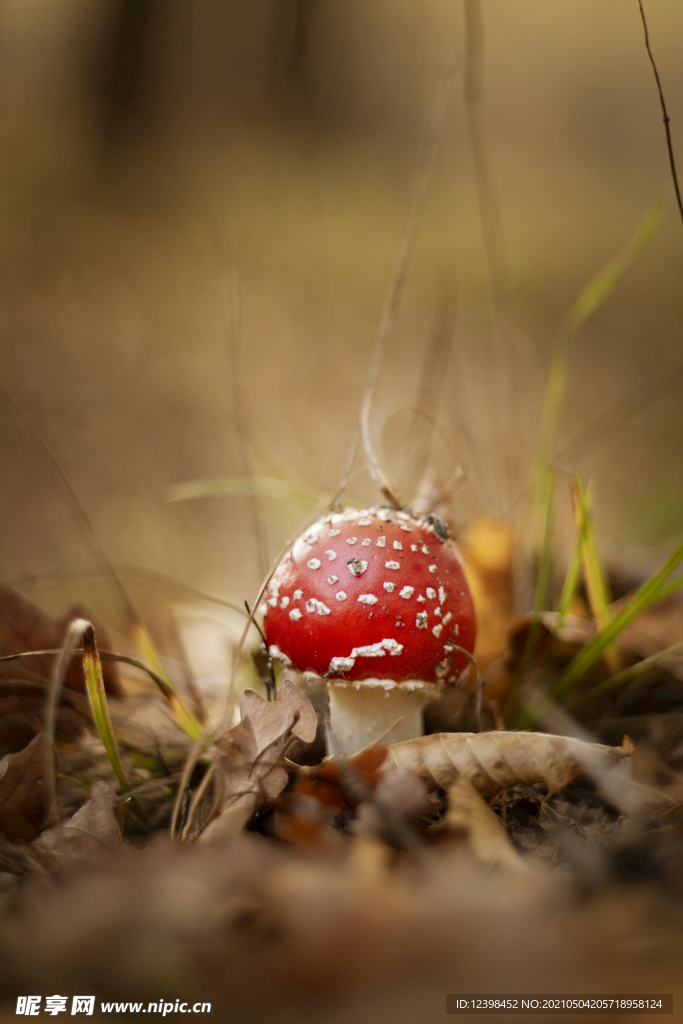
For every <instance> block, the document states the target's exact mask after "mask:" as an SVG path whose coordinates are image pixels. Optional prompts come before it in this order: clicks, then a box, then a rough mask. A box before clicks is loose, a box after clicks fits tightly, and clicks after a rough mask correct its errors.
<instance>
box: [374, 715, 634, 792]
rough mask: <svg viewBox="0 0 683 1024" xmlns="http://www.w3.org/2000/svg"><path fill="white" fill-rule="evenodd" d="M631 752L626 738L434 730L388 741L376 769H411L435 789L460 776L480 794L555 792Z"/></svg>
mask: <svg viewBox="0 0 683 1024" xmlns="http://www.w3.org/2000/svg"><path fill="white" fill-rule="evenodd" d="M632 751H633V745H632V744H631V743H630V741H628V740H626V741H625V742H624V744H623V746H621V747H606V746H603V745H602V744H600V743H586V742H584V741H583V740H577V739H574V738H573V737H571V736H553V735H551V734H548V733H542V732H506V731H502V730H501V731H492V732H478V733H472V732H452V733H450V732H440V733H434V734H433V735H431V736H420V737H418V738H417V739H415V740H406V741H404V742H403V743H394V744H393V745H392V746H390V747H389V748H388V754H387V758H386V760H385V761H384V763H383V764H382V767H381V769H380V770H381V771H383V772H385V771H389V770H390V769H391V768H411V769H412V770H413V771H414V772H417V774H418V775H419V776H420V777H421V778H423V779H424V780H425V781H426V782H428V783H430V784H431V785H433V786H438V787H440V788H441V789H448V788H449V787H450V786H452V784H453V783H454V782H455V780H456V779H457V778H459V777H460V776H464V777H465V778H467V779H469V780H470V782H471V783H472V784H473V785H474V786H475V787H476V789H477V790H478V791H479V792H480V793H482V794H483V795H484V796H494V795H495V794H496V793H499V792H500V791H501V790H503V789H507V788H508V787H509V786H514V785H516V784H517V783H518V782H525V783H527V784H533V783H537V782H538V783H542V784H543V785H545V786H547V787H548V791H549V792H550V793H557V792H558V790H560V789H562V788H563V787H564V786H566V785H567V784H568V783H569V782H571V781H572V779H574V778H576V776H577V775H580V774H581V773H582V772H584V771H585V770H586V769H596V768H597V769H600V768H606V767H608V766H609V765H612V764H614V762H616V761H619V760H621V759H622V758H624V757H628V756H629V755H630V754H631V753H632Z"/></svg>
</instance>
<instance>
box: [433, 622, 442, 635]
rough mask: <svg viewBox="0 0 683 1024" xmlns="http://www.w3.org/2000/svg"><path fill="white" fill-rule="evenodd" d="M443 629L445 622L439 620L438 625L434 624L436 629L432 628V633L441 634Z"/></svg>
mask: <svg viewBox="0 0 683 1024" xmlns="http://www.w3.org/2000/svg"><path fill="white" fill-rule="evenodd" d="M442 629H443V624H442V623H441V622H437V624H436V626H434V629H433V630H432V633H433V634H434V636H440V634H441V630H442Z"/></svg>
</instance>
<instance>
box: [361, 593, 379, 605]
mask: <svg viewBox="0 0 683 1024" xmlns="http://www.w3.org/2000/svg"><path fill="white" fill-rule="evenodd" d="M358 600H359V601H360V603H361V604H377V598H376V597H375V595H374V594H361V595H360V597H359V598H358Z"/></svg>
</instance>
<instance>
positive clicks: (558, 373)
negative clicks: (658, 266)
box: [535, 199, 665, 504]
mask: <svg viewBox="0 0 683 1024" xmlns="http://www.w3.org/2000/svg"><path fill="white" fill-rule="evenodd" d="M664 206H665V203H664V201H663V200H661V199H658V200H657V201H656V202H655V203H653V205H652V206H651V207H650V209H649V210H648V211H647V213H646V215H645V217H644V218H643V220H642V221H641V223H640V224H639V226H638V228H637V230H636V232H635V234H634V235H633V237H632V238H631V240H630V241H629V243H628V245H627V246H626V247H625V249H623V250H622V251H621V252H620V253H619V254H618V255H617V256H615V257H614V259H612V260H610V262H609V263H608V264H607V265H606V266H605V267H603V269H602V270H601V271H600V272H599V273H598V274H596V276H595V277H594V278H593V279H592V280H591V281H590V282H589V283H588V285H586V287H585V288H584V289H583V291H582V292H581V293H580V294H579V296H578V298H577V299H576V301H575V302H574V304H573V305H572V307H571V309H570V310H569V312H568V313H567V315H566V317H565V319H564V321H563V322H562V324H561V326H560V329H559V331H558V332H557V335H556V337H555V342H554V344H553V355H552V361H551V364H550V372H549V374H548V383H547V385H546V389H545V394H544V396H543V408H542V413H541V424H540V429H539V444H538V460H537V468H536V472H535V476H536V487H535V493H536V495H537V500H539V501H540V503H541V504H542V501H543V476H544V474H545V472H546V467H547V466H548V464H549V463H550V462H551V461H552V457H553V450H554V445H555V436H556V433H557V426H558V423H559V420H560V414H561V412H562V406H563V404H564V395H565V390H566V380H567V357H568V353H569V342H570V340H571V338H572V336H573V335H574V334H576V332H577V331H578V330H580V328H581V327H583V325H584V324H585V322H586V320H588V318H589V317H590V316H591V315H592V314H593V313H594V312H595V310H596V309H597V308H598V307H599V306H600V305H601V304H602V303H603V302H604V301H605V299H606V298H607V297H608V295H609V294H610V293H611V292H612V291H613V289H614V288H616V286H617V285H618V283H619V282H620V281H621V279H622V278H623V277H624V275H625V274H626V273H627V272H628V271H629V270H630V268H631V267H632V266H633V264H634V263H635V261H636V260H637V259H638V257H639V256H640V254H641V253H642V252H643V250H644V248H645V246H646V245H647V243H648V242H649V241H650V239H651V237H652V235H653V234H654V232H655V230H656V228H657V225H658V224H659V221H660V219H661V216H662V213H663V211H664Z"/></svg>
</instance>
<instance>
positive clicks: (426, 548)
mask: <svg viewBox="0 0 683 1024" xmlns="http://www.w3.org/2000/svg"><path fill="white" fill-rule="evenodd" d="M261 612H262V614H263V616H264V632H265V636H266V642H267V643H268V645H269V649H270V653H271V655H272V656H273V657H276V658H278V659H279V660H281V661H282V662H283V663H284V664H286V665H292V666H293V667H294V668H296V669H298V670H299V671H300V672H313V673H315V674H316V675H319V676H325V677H327V678H328V679H329V678H335V679H339V680H345V681H348V682H358V681H362V680H365V679H367V680H370V679H373V680H393V682H394V683H403V682H405V683H408V682H411V683H413V684H414V681H415V680H421V681H423V682H427V683H445V682H449V681H451V680H453V679H455V678H456V677H457V676H458V675H459V673H460V672H461V671H462V670H463V669H464V668H465V667H466V666H467V663H468V659H467V657H466V656H465V655H464V654H462V652H461V651H457V650H454V649H452V648H449V643H451V644H455V645H457V646H459V647H463V648H465V649H466V650H468V651H470V652H471V651H472V650H473V648H474V641H475V637H476V622H475V616H474V607H473V604H472V598H471V596H470V592H469V588H468V585H467V581H466V579H465V574H464V571H463V568H462V559H461V556H460V554H459V553H458V550H457V548H456V547H455V545H454V544H453V543H452V542H451V541H449V540H448V539H447V531H446V528H445V526H444V524H443V523H440V522H439V521H438V520H436V521H435V520H432V521H431V522H430V521H422V520H419V519H416V518H415V517H414V516H412V515H409V514H408V513H407V512H396V511H392V510H389V509H383V508H371V509H364V510H362V511H360V512H357V511H355V510H352V509H347V510H346V511H344V512H342V513H336V514H331V515H328V516H325V517H324V518H323V519H320V520H319V521H318V522H317V523H315V524H314V525H313V526H311V527H310V528H309V529H308V530H306V532H305V533H304V534H302V535H301V536H300V537H299V538H298V539H297V540H296V542H295V543H294V545H293V547H292V549H291V551H290V552H289V553H288V554H287V555H285V557H284V558H283V559H282V561H281V562H280V564H279V565H278V566H277V568H276V569H275V572H274V573H273V576H272V578H271V580H270V583H269V585H268V588H267V591H266V595H265V602H264V604H263V605H262V606H261Z"/></svg>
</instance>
